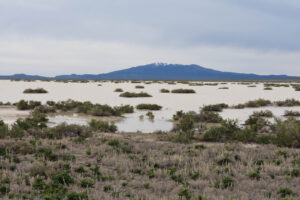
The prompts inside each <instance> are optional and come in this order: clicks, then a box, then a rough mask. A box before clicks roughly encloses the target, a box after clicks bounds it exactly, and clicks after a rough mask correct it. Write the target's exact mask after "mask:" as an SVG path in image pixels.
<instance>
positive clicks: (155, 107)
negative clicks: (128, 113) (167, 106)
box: [136, 103, 162, 110]
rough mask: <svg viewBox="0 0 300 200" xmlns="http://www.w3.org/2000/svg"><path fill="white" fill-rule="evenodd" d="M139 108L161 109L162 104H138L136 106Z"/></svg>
mask: <svg viewBox="0 0 300 200" xmlns="http://www.w3.org/2000/svg"><path fill="white" fill-rule="evenodd" d="M136 108H137V109H138V110H160V109H161V108H162V106H160V105H157V104H144V103H143V104H138V105H137V106H136Z"/></svg>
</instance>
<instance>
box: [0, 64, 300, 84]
mask: <svg viewBox="0 0 300 200" xmlns="http://www.w3.org/2000/svg"><path fill="white" fill-rule="evenodd" d="M0 79H72V80H74V79H76V80H80V79H112V80H283V79H299V80H300V77H297V76H287V75H257V74H245V73H234V72H223V71H217V70H213V69H208V68H205V67H201V66H199V65H180V64H165V63H153V64H148V65H142V66H137V67H131V68H128V69H123V70H118V71H113V72H110V73H105V74H83V75H77V74H71V75H59V76H56V77H45V76H37V75H34V76H32V75H26V74H15V75H11V76H0Z"/></svg>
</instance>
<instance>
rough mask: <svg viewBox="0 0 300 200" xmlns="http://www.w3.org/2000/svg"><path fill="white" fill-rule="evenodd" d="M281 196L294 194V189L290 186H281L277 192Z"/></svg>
mask: <svg viewBox="0 0 300 200" xmlns="http://www.w3.org/2000/svg"><path fill="white" fill-rule="evenodd" d="M277 193H278V194H279V195H280V196H281V197H286V196H291V195H293V191H292V190H291V189H290V188H286V187H281V188H279V190H278V192H277Z"/></svg>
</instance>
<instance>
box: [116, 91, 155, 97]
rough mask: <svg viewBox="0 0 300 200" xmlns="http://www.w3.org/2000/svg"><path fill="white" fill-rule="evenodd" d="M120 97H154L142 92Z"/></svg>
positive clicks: (124, 94)
mask: <svg viewBox="0 0 300 200" xmlns="http://www.w3.org/2000/svg"><path fill="white" fill-rule="evenodd" d="M120 97H127V98H134V97H152V96H151V95H150V94H148V93H146V92H140V93H135V92H124V93H122V94H120Z"/></svg>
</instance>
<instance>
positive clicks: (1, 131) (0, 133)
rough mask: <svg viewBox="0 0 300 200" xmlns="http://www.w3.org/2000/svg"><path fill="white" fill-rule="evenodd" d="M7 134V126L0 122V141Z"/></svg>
mask: <svg viewBox="0 0 300 200" xmlns="http://www.w3.org/2000/svg"><path fill="white" fill-rule="evenodd" d="M8 134H9V129H8V125H7V124H5V123H4V122H3V121H2V120H0V139H3V138H5V137H6V136H8Z"/></svg>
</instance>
